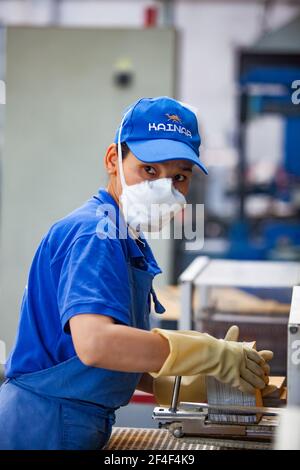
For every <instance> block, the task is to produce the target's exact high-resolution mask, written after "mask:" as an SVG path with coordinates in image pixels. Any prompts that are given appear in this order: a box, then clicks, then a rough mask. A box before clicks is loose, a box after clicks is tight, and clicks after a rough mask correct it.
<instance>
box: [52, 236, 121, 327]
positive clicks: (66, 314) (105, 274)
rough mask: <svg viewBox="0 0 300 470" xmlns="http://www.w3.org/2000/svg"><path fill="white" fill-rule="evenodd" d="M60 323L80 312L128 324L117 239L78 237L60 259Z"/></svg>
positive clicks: (58, 297) (64, 323) (119, 249)
mask: <svg viewBox="0 0 300 470" xmlns="http://www.w3.org/2000/svg"><path fill="white" fill-rule="evenodd" d="M57 301H58V308H59V312H60V317H61V322H62V326H63V328H64V329H65V331H66V332H68V331H69V327H68V321H69V320H70V318H71V317H73V316H75V315H78V314H82V313H93V314H101V315H107V316H109V317H112V318H114V319H115V320H116V321H117V322H120V323H123V324H125V325H129V324H130V287H129V278H128V269H127V262H126V257H125V255H124V252H123V250H122V245H121V243H120V241H119V240H112V239H111V238H108V237H107V238H104V239H100V238H99V237H98V236H97V235H96V234H93V235H83V236H81V237H79V238H78V239H77V240H76V241H75V242H73V244H72V245H71V247H70V248H69V249H68V251H67V253H66V256H65V257H64V259H63V262H62V265H61V269H60V273H59V281H58V287H57Z"/></svg>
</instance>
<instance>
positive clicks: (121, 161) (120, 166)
mask: <svg viewBox="0 0 300 470" xmlns="http://www.w3.org/2000/svg"><path fill="white" fill-rule="evenodd" d="M132 109H133V108H129V109H128V111H126V113H125V114H124V116H123V119H122V121H121V124H120V130H119V135H118V164H119V172H120V181H121V186H122V189H124V188H126V186H127V183H126V181H125V176H124V171H123V157H122V146H121V142H122V139H121V135H122V129H123V125H124V121H125V119H126V117H127V115H128V113H130V111H132ZM128 230H129V232H130V233H131V234H132V236H133V238H134V239H136V240H139V241H140V242H141V243H142V244H143V245H144V246H145V243H144V242H143V241H142V240H141V239H140V237H139V235H138V234H137V232H136V231H135V230H133V228H132V227H130V225H128Z"/></svg>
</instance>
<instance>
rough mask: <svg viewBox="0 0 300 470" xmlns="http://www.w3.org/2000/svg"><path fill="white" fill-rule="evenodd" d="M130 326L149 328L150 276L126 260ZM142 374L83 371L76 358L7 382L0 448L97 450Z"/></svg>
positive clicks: (0, 406)
mask: <svg viewBox="0 0 300 470" xmlns="http://www.w3.org/2000/svg"><path fill="white" fill-rule="evenodd" d="M128 273H129V281H130V291H131V326H133V327H136V328H141V329H144V330H148V329H149V327H150V325H149V313H150V299H151V297H150V294H151V295H152V299H153V302H154V305H155V310H156V312H157V313H163V312H164V311H165V309H164V307H163V306H162V305H161V304H160V302H159V301H158V300H157V297H156V295H155V292H154V290H153V288H152V280H153V274H152V273H150V272H148V271H144V270H142V269H138V268H136V267H134V266H132V265H131V264H130V262H129V261H128ZM141 376H142V374H141V373H127V372H117V371H110V370H107V369H101V368H95V367H87V366H85V365H84V364H83V363H82V362H81V361H80V360H79V358H78V357H77V356H74V357H72V358H71V359H68V360H67V361H64V362H62V363H60V364H58V365H55V366H53V367H50V368H49V369H44V370H40V371H38V372H33V373H27V374H23V375H21V376H18V377H17V378H13V379H8V380H6V382H4V384H3V385H2V386H1V388H0V449H41V450H47V449H82V450H84V449H85V450H88V449H101V448H102V447H103V446H104V445H105V444H106V442H107V441H108V439H109V437H110V434H111V428H112V425H113V423H114V421H115V410H116V409H117V408H119V407H120V406H124V405H126V404H127V403H128V402H129V400H130V398H131V396H132V394H133V392H134V390H135V388H136V386H137V384H138V382H139V380H140V378H141Z"/></svg>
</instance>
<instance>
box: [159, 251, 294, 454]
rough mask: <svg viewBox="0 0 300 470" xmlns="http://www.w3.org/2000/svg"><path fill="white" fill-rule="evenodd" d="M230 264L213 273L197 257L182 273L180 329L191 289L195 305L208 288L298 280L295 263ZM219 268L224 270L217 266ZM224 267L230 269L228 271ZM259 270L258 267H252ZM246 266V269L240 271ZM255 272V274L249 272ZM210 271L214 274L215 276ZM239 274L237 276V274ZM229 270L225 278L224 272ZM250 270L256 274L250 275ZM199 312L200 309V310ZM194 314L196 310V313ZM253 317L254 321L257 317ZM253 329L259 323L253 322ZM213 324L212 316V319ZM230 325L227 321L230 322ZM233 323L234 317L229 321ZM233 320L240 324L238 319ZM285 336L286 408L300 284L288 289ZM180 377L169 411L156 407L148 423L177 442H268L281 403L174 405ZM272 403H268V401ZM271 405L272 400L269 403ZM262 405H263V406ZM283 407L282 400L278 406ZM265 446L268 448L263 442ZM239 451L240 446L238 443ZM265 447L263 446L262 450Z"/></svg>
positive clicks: (186, 322) (187, 318)
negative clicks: (224, 417) (223, 417)
mask: <svg viewBox="0 0 300 470" xmlns="http://www.w3.org/2000/svg"><path fill="white" fill-rule="evenodd" d="M222 263H231V266H227V268H228V269H227V270H226V267H225V269H218V268H220V265H219V264H218V262H217V261H211V262H210V260H208V259H207V258H198V259H196V260H195V261H194V263H193V264H192V265H191V266H190V267H189V268H188V269H187V270H186V271H185V272H184V273H183V274H182V276H181V283H182V306H183V309H182V318H181V322H180V328H182V329H187V328H192V326H193V324H194V322H195V315H194V309H193V291H194V289H195V288H197V287H198V288H199V287H200V289H202V297H201V306H202V308H203V305H205V303H207V302H208V299H209V288H211V287H212V284H214V285H216V284H217V285H225V286H228V285H232V284H233V285H236V283H237V284H238V285H243V286H245V285H246V284H247V285H248V286H249V285H252V286H254V285H255V286H261V287H262V286H265V285H268V286H269V287H273V288H278V287H281V288H282V287H284V286H286V287H292V286H293V285H295V284H299V283H300V282H299V281H300V267H299V264H297V263H258V264H259V266H258V265H256V266H253V263H246V264H247V266H241V265H239V264H238V265H237V264H236V263H237V262H226V261H222ZM223 267H224V266H223ZM229 267H230V269H229ZM258 267H259V269H257V268H258ZM246 268H247V269H246ZM254 268H256V270H255V271H253V269H254ZM215 269H217V271H218V272H219V275H216V272H215ZM241 269H242V270H244V274H245V275H244V276H242V275H241V274H242V273H241V272H240V270H241ZM230 271H231V276H230V275H229V272H230ZM254 272H256V276H253V274H254ZM200 313H201V309H200ZM198 314H199V310H198ZM258 318H259V317H258ZM256 320H257V323H258V327H260V322H259V320H258V319H256ZM216 321H218V317H217V318H216ZM231 321H233V320H232V318H231ZM234 321H235V323H238V322H237V319H236V318H235V319H234ZM238 321H241V319H240V318H239V319H238ZM285 330H286V331H287V333H288V341H287V344H288V355H287V356H288V360H287V362H288V377H287V378H288V395H287V403H288V405H297V406H299V405H300V392H299V390H300V286H299V287H298V286H297V287H293V298H292V303H291V307H290V314H289V318H287V321H286V323H285ZM180 383H181V377H176V379H175V382H174V389H173V395H172V400H171V403H170V407H156V408H155V409H154V411H153V416H152V417H153V419H154V420H155V421H157V422H158V423H159V427H160V428H167V429H168V430H169V431H170V433H171V434H172V435H173V436H174V437H177V438H182V437H193V438H196V439H203V438H207V439H208V438H215V439H223V440H232V439H233V440H239V441H240V442H244V441H245V442H247V441H250V442H251V441H252V442H257V443H259V442H266V443H267V442H268V443H270V442H271V441H272V440H273V437H274V433H275V431H276V429H277V427H278V423H279V417H280V414H281V413H282V410H283V409H284V408H283V406H281V404H278V400H277V402H276V405H274V406H272V405H271V406H262V407H255V406H254V407H245V406H234V405H228V404H227V405H223V404H221V403H220V404H218V405H217V406H216V405H211V404H209V403H188V402H180V403H178V397H179V391H180ZM268 403H272V400H271V401H270V400H268ZM274 403H275V401H274ZM264 404H265V403H264ZM282 404H285V402H282ZM216 412H217V413H222V414H223V415H227V416H228V417H229V416H230V417H237V419H232V421H231V419H228V421H227V422H217V421H216V419H215V416H216ZM241 415H243V416H248V417H250V416H252V417H254V419H252V420H251V421H252V422H251V423H239V422H238V421H239V420H238V417H239V416H241ZM268 445H271V444H268ZM241 448H243V444H241ZM267 448H268V447H267Z"/></svg>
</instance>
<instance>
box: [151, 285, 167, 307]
mask: <svg viewBox="0 0 300 470" xmlns="http://www.w3.org/2000/svg"><path fill="white" fill-rule="evenodd" d="M150 292H151V294H152V299H153V302H154V307H155V312H156V313H164V312H165V311H166V309H165V307H164V306H163V305H162V304H161V303H160V301H159V300H158V298H157V295H156V293H155V291H154V289H153V287H151V290H150Z"/></svg>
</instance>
